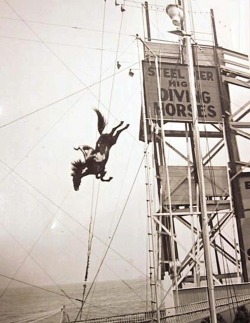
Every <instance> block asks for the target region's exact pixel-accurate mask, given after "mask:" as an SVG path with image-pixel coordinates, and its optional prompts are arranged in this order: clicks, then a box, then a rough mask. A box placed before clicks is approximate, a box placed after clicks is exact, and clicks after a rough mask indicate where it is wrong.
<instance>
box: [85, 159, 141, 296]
mask: <svg viewBox="0 0 250 323" xmlns="http://www.w3.org/2000/svg"><path fill="white" fill-rule="evenodd" d="M143 160H144V156H143V158H142V160H141V162H140V165H139V167H138V169H137V172H136V175H135V178H134V181H133V183H132V186H131V188H130V191H129V194H128V196H127V199H126V202H125V204H124V207H123V209H122V212H121V215H120V217H119V219H118V222H117V225H116V227H115V230H114V232H113V235H112V237H111V238H110V241H109V244H108V246H107V249H106V251H105V253H104V256H103V258H102V260H101V263H100V265H99V267H98V270H97V272H96V274H95V276H94V279H93V282H92V283H91V285H90V288H89V290H88V293H87V295H86V297H85V301H86V300H87V298H88V296H89V294H90V292H91V290H92V288H93V286H94V283H95V281H96V279H97V276H98V274H99V272H100V270H101V267H102V265H103V263H104V260H105V258H106V256H107V254H108V251H109V249H110V247H111V243H112V242H113V240H114V237H115V234H116V232H117V229H118V227H119V224H120V222H121V219H122V217H123V215H124V211H125V208H126V205H127V203H128V200H129V197H130V195H131V193H132V190H133V187H134V185H135V182H136V179H137V176H138V174H139V171H140V168H141V165H142V163H143Z"/></svg>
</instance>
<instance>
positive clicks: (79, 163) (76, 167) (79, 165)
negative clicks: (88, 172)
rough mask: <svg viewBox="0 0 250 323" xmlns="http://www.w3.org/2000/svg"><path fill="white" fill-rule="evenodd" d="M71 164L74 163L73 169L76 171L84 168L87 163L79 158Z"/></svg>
mask: <svg viewBox="0 0 250 323" xmlns="http://www.w3.org/2000/svg"><path fill="white" fill-rule="evenodd" d="M71 165H72V167H71V169H72V171H73V172H74V171H76V170H79V168H82V167H83V166H84V165H85V163H84V162H82V161H81V160H80V159H79V160H76V161H73V162H72V163H71Z"/></svg>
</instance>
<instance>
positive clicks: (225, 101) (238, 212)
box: [210, 9, 248, 282]
mask: <svg viewBox="0 0 250 323" xmlns="http://www.w3.org/2000/svg"><path fill="white" fill-rule="evenodd" d="M210 15H211V22H212V30H213V36H214V44H215V46H216V47H217V46H218V40H217V33H216V26H215V19H214V12H213V10H212V9H211V10H210ZM214 52H215V55H214V56H215V60H216V64H217V71H218V79H219V87H220V93H221V106H222V113H223V115H224V131H225V138H226V144H227V149H228V157H229V168H230V179H232V180H231V187H232V196H233V205H234V212H235V219H236V224H237V233H238V239H239V245H240V257H241V266H242V278H243V281H244V282H248V272H247V263H246V254H245V251H244V249H245V248H244V239H243V234H242V227H241V218H244V207H243V202H242V195H241V190H240V184H239V178H238V177H237V176H235V175H236V174H237V173H238V171H239V166H238V165H237V164H236V162H235V161H236V160H240V156H239V150H238V145H237V140H236V135H235V134H234V133H233V132H232V130H231V127H230V116H231V107H230V99H229V91H228V85H227V84H225V82H223V81H222V77H221V73H220V68H219V58H218V53H217V48H215V51H214Z"/></svg>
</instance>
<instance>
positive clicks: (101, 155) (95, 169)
mask: <svg viewBox="0 0 250 323" xmlns="http://www.w3.org/2000/svg"><path fill="white" fill-rule="evenodd" d="M94 111H95V112H96V114H97V118H98V123H97V128H98V132H99V134H100V137H99V138H98V140H97V142H96V146H95V149H93V148H92V147H90V146H88V145H82V146H79V147H77V148H74V149H75V150H80V151H81V152H82V153H83V157H84V162H83V161H81V160H77V161H74V162H72V173H71V176H72V177H73V184H74V189H75V191H78V190H79V186H80V184H81V179H82V178H83V177H84V176H87V175H95V177H96V178H97V179H100V180H101V181H103V182H109V181H111V180H112V178H113V177H109V178H104V177H105V175H106V173H107V172H106V171H105V166H106V163H107V161H108V158H109V152H110V149H111V147H112V146H113V145H115V144H116V142H117V139H118V137H119V135H120V133H121V132H122V131H124V130H125V129H127V128H128V127H129V124H127V125H126V126H124V127H123V128H120V127H121V126H122V125H123V123H124V122H123V121H121V122H120V123H119V124H118V126H116V127H114V128H113V129H112V130H111V132H110V133H103V130H104V128H105V127H106V125H107V123H106V120H105V118H104V116H103V115H102V114H101V112H100V111H99V110H97V109H94ZM118 128H120V129H119V130H117V129H118Z"/></svg>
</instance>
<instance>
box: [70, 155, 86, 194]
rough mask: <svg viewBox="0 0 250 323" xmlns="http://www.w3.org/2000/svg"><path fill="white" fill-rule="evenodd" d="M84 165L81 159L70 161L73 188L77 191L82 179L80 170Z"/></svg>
mask: <svg viewBox="0 0 250 323" xmlns="http://www.w3.org/2000/svg"><path fill="white" fill-rule="evenodd" d="M84 167H85V163H83V162H82V161H81V160H77V161H74V162H73V163H72V173H71V176H72V177H73V185H74V190H75V191H78V190H79V186H80V184H81V179H82V170H83V168H84Z"/></svg>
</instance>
